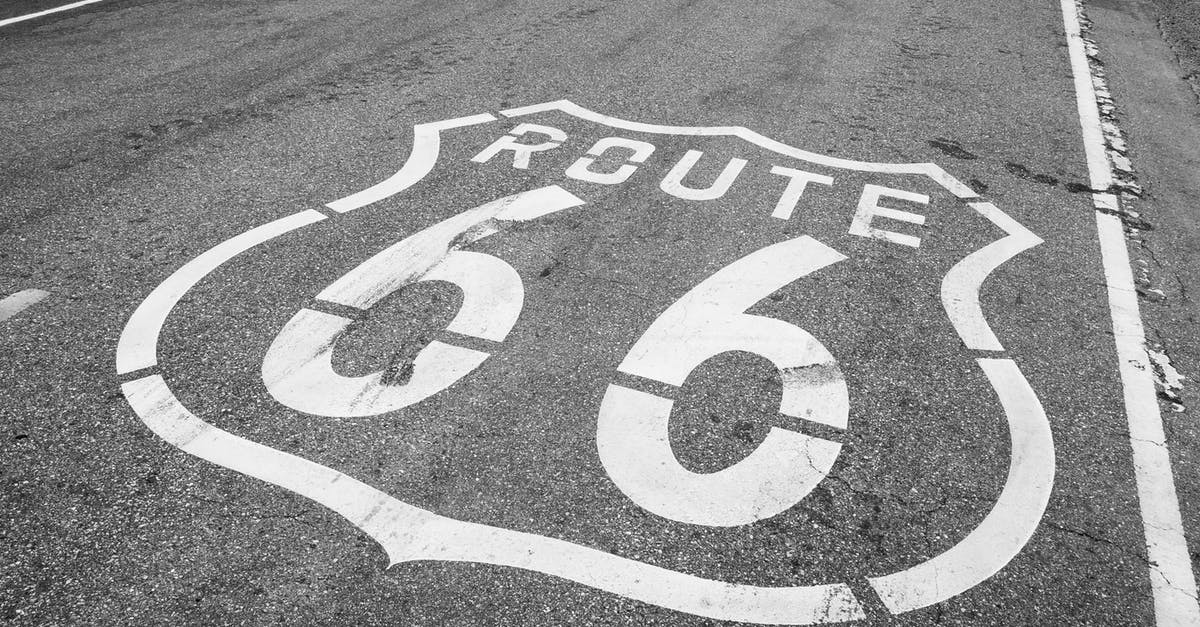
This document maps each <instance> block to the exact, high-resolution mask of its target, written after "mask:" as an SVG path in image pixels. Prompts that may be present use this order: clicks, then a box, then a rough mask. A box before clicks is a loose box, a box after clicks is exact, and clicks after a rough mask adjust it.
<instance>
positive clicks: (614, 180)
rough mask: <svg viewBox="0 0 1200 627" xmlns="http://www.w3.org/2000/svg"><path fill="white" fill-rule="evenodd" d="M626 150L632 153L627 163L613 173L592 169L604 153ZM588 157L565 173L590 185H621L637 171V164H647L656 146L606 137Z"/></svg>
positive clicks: (594, 147) (595, 146) (572, 165)
mask: <svg viewBox="0 0 1200 627" xmlns="http://www.w3.org/2000/svg"><path fill="white" fill-rule="evenodd" d="M614 148H616V149H618V150H620V149H624V150H628V151H630V153H631V154H630V156H629V158H628V159H627V163H625V164H623V165H621V166H620V167H618V168H617V169H616V170H615V171H613V172H597V171H595V170H593V169H592V165H593V164H595V162H596V157H600V156H603V155H604V153H606V152H608V151H609V150H611V149H614ZM587 154H588V155H591V156H583V157H580V158H579V159H578V160H577V161H575V163H572V164H571V165H570V167H568V168H567V171H566V172H564V174H566V175H567V176H568V177H569V178H573V179H575V180H578V181H587V182H589V183H600V184H602V185H619V184H621V183H624V182H625V181H627V180H629V177H630V176H633V173H634V172H635V171H637V167H638V166H637V164H640V163H645V161H646V159H649V158H650V155H652V154H654V144H651V143H648V142H643V141H637V140H636V139H625V138H624V137H605V138H603V139H601V140H600V141H598V142H596V144H595V145H593V146H592V147H591V148H588V151H587Z"/></svg>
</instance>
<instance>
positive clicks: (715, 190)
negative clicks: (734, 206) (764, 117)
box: [658, 150, 747, 200]
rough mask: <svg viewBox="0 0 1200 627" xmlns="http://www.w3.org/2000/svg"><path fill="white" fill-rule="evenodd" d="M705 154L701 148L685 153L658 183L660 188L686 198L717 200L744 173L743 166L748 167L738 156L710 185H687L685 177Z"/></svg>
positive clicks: (731, 160) (677, 196) (726, 165)
mask: <svg viewBox="0 0 1200 627" xmlns="http://www.w3.org/2000/svg"><path fill="white" fill-rule="evenodd" d="M703 156H704V153H703V152H701V151H699V150H689V151H687V152H686V153H684V155H683V156H682V157H680V159H679V161H678V162H677V163H676V164H675V166H674V167H673V168H671V171H670V172H667V175H666V176H664V177H663V180H662V181H661V182H660V183H659V184H658V187H659V189H661V190H663V191H664V192H666V193H668V194H670V195H672V196H674V197H676V198H682V199H684V200H716V199H718V198H720V197H722V196H724V195H725V192H727V191H729V186H730V185H733V181H734V180H735V179H737V177H738V175H739V174H741V173H742V168H744V167H746V163H747V161H746V160H745V159H738V158H737V157H734V158H732V159H730V160H729V162H728V163H726V164H725V167H724V168H722V169H721V173H720V174H718V175H717V178H716V179H715V180H714V181H713V182H712V183H711V184H710V185H709V186H708V187H690V186H688V185H685V184H684V183H683V179H684V178H686V177H687V175H688V174H689V173H690V172H691V171H692V168H694V167H696V163H697V162H699V161H700V158H701V157H703Z"/></svg>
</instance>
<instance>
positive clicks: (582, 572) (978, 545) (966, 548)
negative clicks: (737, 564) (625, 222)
mask: <svg viewBox="0 0 1200 627" xmlns="http://www.w3.org/2000/svg"><path fill="white" fill-rule="evenodd" d="M546 111H560V112H564V113H567V114H570V115H572V116H575V117H577V118H581V119H583V120H588V121H591V122H594V123H596V124H600V125H604V126H608V127H612V128H619V129H625V130H629V131H635V132H641V133H657V134H668V135H690V136H732V137H740V138H742V139H744V140H746V141H748V142H750V143H752V144H755V145H757V146H759V147H761V148H764V149H767V150H770V151H772V152H776V153H779V154H782V155H786V156H789V157H793V158H796V159H800V160H803V161H808V162H812V163H817V164H821V165H825V166H831V167H836V168H843V169H848V170H856V171H861V172H880V173H888V174H922V175H925V176H928V177H929V178H931V179H933V180H934V181H936V182H937V183H938V184H940V185H941V186H942V187H944V188H945V189H947V190H949V191H950V192H951V193H952V194H954V195H955V196H956V197H958V198H959V199H961V200H962V201H964V202H965V203H966V204H967V206H968V207H969V208H970V209H972V210H973V211H975V212H976V213H978V214H979V215H981V216H982V217H984V218H986V219H987V220H988V221H990V222H991V223H992V224H994V225H995V226H997V227H999V228H1000V229H1002V230H1004V231H1005V232H1006V233H1007V235H1006V237H1004V238H1002V239H999V240H997V241H995V242H992V243H991V244H989V245H987V246H985V247H983V248H981V249H979V250H977V251H975V252H973V253H971V254H970V255H968V256H967V257H965V258H964V259H962V260H961V261H959V262H958V263H957V264H956V265H955V266H954V267H953V268H951V270H950V271H949V272H948V273H947V274H946V276H945V278H944V279H943V281H942V288H941V298H942V304H943V306H944V307H945V310H946V314H947V316H948V317H949V318H950V321H951V323H952V324H953V326H954V329H955V330H956V331H957V333H958V335H959V336H960V338H961V339H962V341H963V342H964V344H965V345H966V346H967V347H968V348H970V349H974V350H980V351H991V352H995V353H997V354H1002V351H1003V350H1004V349H1003V346H1002V345H1001V344H1000V342H999V340H998V339H997V338H996V336H995V334H994V333H993V332H992V330H991V328H990V327H989V325H988V323H987V321H986V319H985V318H984V316H983V311H982V309H981V307H980V303H979V290H980V288H981V286H982V284H983V282H984V280H985V279H986V278H987V276H988V275H989V274H991V272H992V271H994V270H995V269H996V268H998V267H999V266H1000V265H1001V264H1003V263H1004V262H1006V261H1008V260H1009V259H1011V258H1013V257H1014V256H1016V255H1017V254H1019V253H1021V252H1022V251H1024V250H1027V249H1029V248H1031V247H1033V246H1036V245H1038V244H1040V243H1041V241H1042V240H1041V239H1039V238H1038V237H1037V236H1036V235H1034V234H1033V233H1031V232H1030V231H1028V230H1027V229H1025V228H1024V227H1023V226H1021V225H1020V224H1019V223H1017V222H1016V221H1015V220H1013V219H1012V218H1010V217H1009V216H1007V215H1006V214H1004V213H1003V212H1001V211H1000V210H999V209H998V208H996V207H995V206H994V205H992V204H990V203H987V202H980V201H977V195H976V194H975V193H974V192H973V191H972V190H971V189H970V188H969V187H967V186H966V185H964V184H962V183H961V182H960V181H958V180H956V179H955V178H954V177H952V176H950V175H949V174H948V173H946V172H945V171H944V170H942V169H941V168H940V167H938V166H937V165H935V164H932V163H921V164H881V163H867V162H858V161H850V160H846V159H838V158H833V157H827V156H823V155H818V154H815V153H811V152H807V151H803V150H799V149H797V148H793V147H791V146H787V145H785V144H782V143H779V142H777V141H774V140H772V139H769V138H766V137H763V136H762V135H759V134H757V133H755V132H753V131H750V130H748V129H746V128H742V127H680V126H661V125H655V124H644V123H638V122H629V121H626V120H620V119H617V118H613V117H609V116H606V115H602V114H599V113H596V112H593V111H589V110H587V109H584V108H583V107H580V106H578V105H576V104H574V103H572V102H569V101H567V100H559V101H555V102H549V103H545V104H540V105H534V106H529V107H522V108H517V109H510V110H506V111H502V112H501V115H503V116H505V117H520V116H525V115H530V114H535V113H540V112H546ZM497 119H500V118H497V117H496V116H494V115H492V114H487V113H485V114H480V115H475V116H470V117H463V118H456V119H452V120H444V121H441V122H432V123H426V124H419V125H417V126H415V127H414V128H413V132H414V140H413V148H412V152H411V154H410V155H409V157H408V160H407V161H406V162H405V164H404V166H403V167H402V168H401V169H400V170H399V171H398V172H396V174H394V175H393V176H391V177H390V178H388V179H387V180H385V181H383V182H381V183H379V184H377V185H375V186H373V187H370V188H368V189H366V190H363V191H361V192H358V193H356V194H352V195H350V196H347V197H345V198H342V199H340V200H337V201H334V202H331V203H329V204H328V205H327V207H329V208H330V209H332V210H333V211H335V212H338V213H345V212H348V211H352V210H354V209H358V208H360V207H363V206H366V205H368V204H371V203H373V202H376V201H378V200H382V199H384V198H387V197H389V196H392V195H394V194H396V193H399V192H401V191H403V190H405V189H407V188H408V187H410V186H411V185H413V184H414V183H416V182H418V181H420V180H421V179H422V178H424V177H425V176H426V175H427V174H429V172H430V171H432V169H433V167H434V164H435V163H436V161H437V157H438V153H439V150H440V133H441V131H442V130H447V129H453V128H460V127H465V126H471V125H475V124H482V123H485V122H491V121H494V120H497ZM325 218H326V216H325V214H323V213H321V212H318V211H315V210H311V209H310V210H305V211H301V212H299V213H296V214H292V215H290V216H287V217H284V218H280V219H278V220H275V221H273V222H270V223H267V224H264V225H262V226H259V227H257V228H254V229H251V230H249V231H246V232H245V233H242V234H240V235H237V236H235V237H232V238H230V239H228V240H225V241H224V242H222V243H220V244H218V245H216V246H214V247H213V248H211V249H209V250H208V251H206V252H204V253H203V254H201V255H200V256H198V257H196V258H195V259H193V260H191V261H190V262H188V263H186V264H184V266H183V267H181V268H180V269H179V270H177V271H176V272H175V273H173V274H172V275H171V276H170V277H168V278H167V279H166V280H165V281H163V282H162V283H161V284H159V285H158V287H156V288H155V289H154V290H153V291H152V292H151V293H150V295H149V296H147V297H146V299H145V300H144V301H143V302H142V303H141V304H140V305H139V306H138V308H137V309H136V310H135V311H134V313H133V315H132V316H131V317H130V319H129V321H128V323H127V324H126V326H125V329H124V331H123V332H122V334H121V338H120V341H119V344H118V346H117V359H116V362H117V364H116V365H117V373H118V374H119V375H130V374H136V375H138V376H137V377H136V378H134V379H133V380H131V381H129V382H127V383H125V384H123V385H122V390H123V392H124V393H125V397H126V399H127V400H128V401H129V404H130V406H131V407H132V408H133V410H134V411H135V412H136V413H137V414H138V416H139V417H140V418H141V419H142V421H143V422H145V423H146V425H147V426H148V427H149V428H150V429H151V430H152V431H154V433H156V434H157V435H158V436H159V437H161V438H163V439H164V440H166V441H167V442H169V443H171V444H172V445H174V446H176V447H178V448H180V449H181V450H183V451H185V452H187V453H190V454H192V455H195V456H197V457H200V458H202V459H205V460H208V461H210V462H213V463H215V464H218V465H221V466H224V467H226V468H229V469H231V470H234V471H237V472H240V473H243V474H246V475H250V476H252V477H256V478H258V479H261V480H263V481H267V482H269V483H273V484H275V485H278V486H280V487H283V488H285V489H288V490H291V491H292V492H295V493H297V494H300V495H302V496H305V497H307V498H310V499H312V500H314V501H316V502H318V503H321V504H322V505H325V506H326V507H328V508H330V509H332V510H334V511H335V512H337V513H338V514H340V515H342V516H343V517H344V518H346V519H347V520H348V521H350V523H351V524H353V525H354V526H356V527H358V528H359V529H361V530H363V531H364V532H366V533H367V534H368V535H369V536H371V537H372V538H374V539H375V540H376V541H377V542H378V543H379V544H380V545H381V546H382V547H383V548H384V550H385V551H386V552H387V554H388V558H389V560H390V562H391V564H396V563H400V562H404V561H415V560H440V561H465V562H479V563H487V564H494V565H502V566H511V567H516V568H523V569H527V570H531V571H536V572H539V573H544V574H547V575H554V576H557V577H562V578H565V579H569V580H571V581H575V582H578V583H581V584H584V585H586V586H590V587H593V588H597V589H600V590H605V591H607V592H610V593H613V594H617V595H621V596H625V597H629V598H632V599H636V600H639V601H643V602H646V603H650V604H654V605H658V606H662V607H666V608H670V609H674V610H678V611H681V612H687V613H690V614H695V615H700V616H706V617H710V618H715V619H722V620H733V621H742V622H754V623H767V624H789V625H804V624H817V623H830V622H840V621H847V620H856V619H864V618H866V614H865V613H864V611H863V608H862V605H861V604H860V602H859V601H858V599H857V598H856V597H855V595H854V593H853V592H852V591H851V589H850V587H849V586H847V585H846V584H844V583H832V584H820V585H807V586H794V587H763V586H751V585H742V584H731V583H726V582H722V581H716V580H711V579H704V578H701V577H696V576H692V575H688V574H685V573H680V572H677V571H672V570H668V569H664V568H660V567H657V566H652V565H650V564H646V563H643V562H639V561H636V560H631V559H628V558H624V557H620V556H617V555H614V554H611V553H606V552H604V551H600V550H597V549H593V548H590V547H586V546H583V545H579V544H574V543H571V542H566V541H563V540H557V539H554V538H548V537H544V536H538V535H533V534H528V533H522V532H518V531H513V530H507V529H500V528H496V527H491V526H487V525H480V524H475V523H469V522H463V521H458V520H454V519H451V518H447V517H444V516H440V515H437V514H434V513H432V512H429V511H426V510H423V509H420V508H418V507H415V506H412V505H409V504H406V503H403V502H401V501H399V500H397V499H396V498H394V497H391V496H389V495H387V494H385V493H383V492H381V491H379V490H377V489H375V488H373V487H371V486H369V485H367V484H365V483H363V482H361V481H358V480H357V479H354V478H352V477H350V476H348V475H345V474H343V473H340V472H338V471H336V470H333V469H332V468H328V467H326V466H323V465H320V464H317V463H314V462H311V461H308V460H305V459H302V458H300V457H296V456H294V455H291V454H289V453H285V452H283V451H279V450H276V449H273V448H270V447H267V446H263V445H261V444H257V443H255V442H251V441H249V440H246V439H244V438H241V437H238V436H236V435H233V434H231V433H229V432H227V431H223V430H221V429H219V428H217V427H215V426H213V425H211V424H209V423H206V422H204V421H203V420H201V419H200V418H198V417H197V416H196V415H194V414H192V413H191V412H190V411H189V410H188V409H187V408H186V407H184V406H183V404H182V403H180V402H179V400H178V399H177V398H176V397H175V395H174V394H173V393H172V392H171V390H170V389H169V388H168V387H167V385H166V382H165V381H164V380H163V378H162V375H161V374H158V373H157V372H155V371H154V370H151V369H157V367H158V359H157V347H158V336H159V333H160V331H161V329H162V326H163V324H164V323H165V322H166V319H167V316H168V315H169V314H170V312H171V310H172V309H173V308H174V306H175V305H176V304H177V303H178V302H179V300H180V299H181V298H182V297H183V296H184V294H186V293H187V291H188V290H190V289H191V288H192V287H193V286H195V285H196V284H197V283H198V282H199V281H201V280H202V279H203V278H204V277H206V276H207V275H208V274H210V273H211V272H213V271H214V270H216V269H217V268H218V267H220V266H221V265H222V264H224V263H225V262H226V261H228V260H230V259H232V258H233V257H235V256H237V255H238V254H240V253H242V252H245V251H246V250H249V249H250V248H253V247H254V246H257V245H258V244H261V243H263V242H266V241H268V240H271V239H273V238H275V237H277V236H280V235H283V234H285V233H288V232H291V231H294V230H296V229H299V228H301V227H304V226H308V225H311V224H313V223H316V222H319V221H321V220H323V219H325ZM977 362H978V364H979V367H980V368H981V369H982V370H983V372H984V374H985V375H986V376H987V378H988V381H989V382H990V383H991V384H992V387H993V389H994V390H995V392H996V395H997V397H998V399H999V401H1000V404H1001V406H1002V407H1003V409H1004V411H1005V415H1006V417H1007V420H1008V424H1009V433H1010V437H1011V443H1012V457H1011V460H1010V465H1009V471H1008V477H1007V481H1006V483H1005V486H1004V489H1003V490H1002V491H1001V494H1000V496H999V498H998V499H997V501H996V503H995V505H993V507H992V509H991V511H990V512H989V513H988V515H987V516H986V517H985V518H984V520H983V521H982V522H981V523H980V524H979V526H978V527H976V528H975V529H974V530H973V531H972V532H971V533H969V534H968V535H967V536H966V537H964V538H963V539H962V540H961V541H959V542H958V543H957V544H956V545H954V546H953V547H951V548H950V549H948V550H946V551H945V552H943V553H941V554H940V555H937V556H935V557H933V558H932V559H930V560H927V561H925V562H922V563H919V564H916V565H914V566H911V567H909V568H907V569H904V570H901V571H898V572H895V573H891V574H888V575H883V576H879V577H870V578H868V583H869V585H870V586H871V587H872V588H873V589H874V590H875V592H876V593H877V594H878V595H879V597H880V598H881V599H882V601H883V603H884V604H885V605H886V606H887V608H888V609H889V610H890V611H891V612H892V613H893V614H899V613H902V612H906V611H910V610H914V609H918V608H921V607H926V606H929V605H932V604H935V603H939V602H941V601H944V600H946V599H949V598H951V597H953V596H955V595H957V594H960V593H961V592H963V591H965V590H968V589H970V588H972V587H974V586H975V585H977V584H979V583H981V582H983V581H984V580H986V579H988V578H989V577H991V576H992V575H994V574H995V573H996V572H998V571H999V570H1000V569H1001V568H1003V567H1004V566H1005V565H1006V564H1007V563H1008V562H1009V561H1010V560H1012V558H1013V557H1015V556H1016V555H1017V554H1018V553H1019V552H1020V551H1021V549H1022V548H1023V547H1024V546H1025V544H1026V543H1027V542H1028V541H1029V539H1030V538H1031V537H1032V536H1033V533H1034V531H1035V530H1036V529H1037V527H1038V524H1039V523H1040V521H1041V518H1042V515H1043V514H1044V513H1045V509H1046V506H1047V504H1048V502H1049V498H1050V491H1051V488H1052V486H1053V482H1054V469H1055V460H1054V444H1053V441H1052V438H1051V432H1050V426H1049V423H1048V421H1047V419H1046V415H1045V412H1044V411H1043V409H1042V406H1041V403H1040V401H1039V400H1038V399H1037V396H1036V394H1035V393H1034V391H1033V389H1032V388H1031V387H1030V386H1029V383H1028V382H1027V381H1026V379H1025V377H1024V375H1023V374H1022V373H1021V371H1020V369H1019V368H1018V367H1017V365H1016V363H1015V362H1014V361H1013V360H1012V359H1009V358H1004V357H994V358H980V359H977Z"/></svg>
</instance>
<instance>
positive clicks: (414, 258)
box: [262, 185, 583, 417]
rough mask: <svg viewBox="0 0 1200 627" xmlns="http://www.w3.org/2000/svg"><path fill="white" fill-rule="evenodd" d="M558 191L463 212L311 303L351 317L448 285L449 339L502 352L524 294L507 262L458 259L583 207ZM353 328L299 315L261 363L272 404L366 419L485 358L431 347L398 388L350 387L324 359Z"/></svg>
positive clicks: (355, 381)
mask: <svg viewBox="0 0 1200 627" xmlns="http://www.w3.org/2000/svg"><path fill="white" fill-rule="evenodd" d="M582 204H583V201H582V200H580V199H579V198H577V197H575V195H573V194H571V193H570V192H568V191H566V190H564V189H563V188H561V187H558V186H557V185H552V186H549V187H544V188H542V189H537V190H533V191H530V192H524V193H521V194H515V195H513V196H508V197H505V198H501V199H499V200H496V201H493V202H490V203H487V204H484V205H481V206H479V207H475V208H474V209H469V210H467V211H464V212H462V213H460V214H458V215H456V216H454V217H452V218H449V219H446V220H443V221H442V222H439V223H438V224H435V225H434V226H431V227H429V228H427V229H425V230H423V231H420V232H418V233H416V234H415V235H412V236H410V237H407V238H405V239H403V240H401V241H400V242H399V243H397V244H395V245H393V246H390V247H388V248H386V249H384V250H383V251H382V252H380V253H378V254H376V255H375V256H373V257H371V258H370V259H368V260H367V261H364V262H363V263H362V264H360V265H359V266H358V267H356V268H354V269H353V270H351V271H350V272H347V273H346V274H345V275H344V276H343V277H342V278H340V279H338V280H337V281H335V282H334V283H333V284H331V285H330V286H329V287H327V288H325V289H324V290H323V291H322V292H321V293H320V294H318V295H317V298H318V299H319V300H323V301H326V302H331V303H336V304H339V305H343V306H346V307H353V308H356V309H360V310H366V309H370V308H371V307H372V306H374V305H375V303H377V302H379V301H380V300H381V299H383V298H385V297H387V296H388V295H389V294H392V293H393V292H395V291H396V290H398V289H400V288H402V287H405V286H406V285H411V284H413V283H417V282H420V281H448V282H450V283H453V284H455V285H457V286H458V287H459V288H461V289H462V291H463V301H462V305H461V307H460V308H459V311H458V314H457V315H456V316H455V317H454V319H453V320H451V321H450V325H449V326H448V327H447V330H448V331H451V332H454V333H458V334H461V335H467V336H470V337H477V338H480V339H485V340H491V341H493V342H502V341H504V338H505V337H507V336H508V332H509V331H511V330H512V328H513V326H514V325H515V324H516V323H517V318H518V317H519V316H520V315H521V308H522V306H523V304H524V298H525V288H524V285H523V284H522V282H521V276H520V275H519V274H517V271H516V270H514V269H513V268H512V266H510V265H508V263H507V262H505V261H503V260H501V259H499V258H497V257H493V256H492V255H486V254H483V253H477V252H469V251H464V250H459V249H460V248H462V247H464V246H467V245H468V244H471V243H473V242H477V241H479V240H481V239H483V238H485V237H488V236H490V235H493V234H495V233H497V232H499V229H500V228H501V227H500V225H502V224H512V223H516V222H526V221H529V220H534V219H537V218H539V217H541V216H544V215H549V214H552V213H556V212H558V211H562V210H564V209H569V208H571V207H577V206H579V205H582ZM351 322H353V321H352V320H351V319H349V318H345V317H342V316H334V315H331V314H327V313H323V312H320V311H316V310H313V309H301V310H300V311H299V312H297V313H296V314H295V315H294V316H292V319H291V320H289V321H288V323H287V324H286V325H285V326H284V327H283V330H282V331H280V332H279V335H277V336H276V337H275V341H274V342H272V343H271V347H270V348H269V349H268V350H267V355H266V358H265V359H264V360H263V365H262V377H263V382H264V383H265V384H266V386H267V389H268V390H269V391H270V392H271V395H272V396H274V397H275V399H276V400H278V401H279V402H281V403H283V404H284V405H287V406H288V407H291V408H292V409H295V410H297V411H302V412H305V413H308V414H315V415H319V416H331V417H350V416H355V417H361V416H375V415H378V414H384V413H387V412H390V411H396V410H398V409H402V408H404V407H408V406H409V405H412V404H415V403H419V402H420V401H423V400H425V399H427V398H429V397H430V396H433V395H434V394H437V393H438V392H441V391H443V390H445V389H446V388H448V387H450V386H451V385H453V384H454V383H455V382H457V381H458V380H460V379H462V378H463V377H465V376H467V375H469V374H470V373H471V372H472V371H474V370H475V369H476V368H478V367H479V366H481V365H483V362H484V361H485V360H486V359H487V358H488V357H489V355H488V353H484V352H482V351H477V350H474V349H470V348H464V347H461V346H455V345H452V344H447V343H444V342H438V341H434V342H431V343H430V344H429V345H428V346H426V347H425V348H423V349H422V350H421V352H419V353H418V354H417V356H416V357H415V358H414V360H413V364H412V376H411V377H410V378H409V380H408V381H407V382H405V383H404V384H402V385H396V384H394V383H389V382H387V381H385V373H384V371H379V372H374V373H370V374H366V375H362V376H358V377H347V376H343V375H340V374H338V373H337V372H335V371H334V368H333V351H334V345H335V342H336V340H337V338H338V337H340V336H341V335H342V333H343V332H344V331H345V330H346V328H347V327H349V326H350V323H351Z"/></svg>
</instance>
